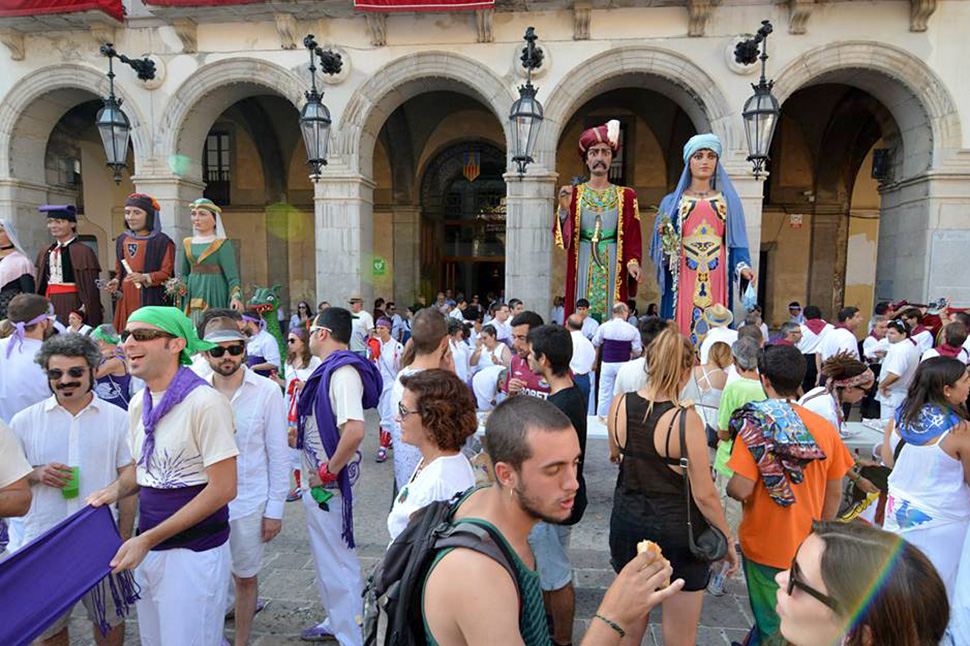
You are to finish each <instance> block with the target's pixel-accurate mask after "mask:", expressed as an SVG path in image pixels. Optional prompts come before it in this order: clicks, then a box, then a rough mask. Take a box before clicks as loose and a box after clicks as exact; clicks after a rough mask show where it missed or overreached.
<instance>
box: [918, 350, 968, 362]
mask: <svg viewBox="0 0 970 646" xmlns="http://www.w3.org/2000/svg"><path fill="white" fill-rule="evenodd" d="M938 356H940V353H939V352H937V350H936V348H930V349H929V350H927V351H926V352H924V353H923V356H922V358H920V360H919V361H920V363H923V362H924V361H926V360H927V359H932V358H933V357H938ZM954 358H955V359H958V360H959V361H962V362H963V365H967V363H968V360H970V353H968V352H967V349H966V348H960V352H959V353H958V354H957V356H956V357H954Z"/></svg>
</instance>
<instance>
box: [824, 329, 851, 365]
mask: <svg viewBox="0 0 970 646" xmlns="http://www.w3.org/2000/svg"><path fill="white" fill-rule="evenodd" d="M816 352H817V353H818V354H819V355H820V356H819V358H820V359H821V360H822V362H823V363H824V362H825V361H827V360H828V359H831V358H832V357H834V356H835V355H837V354H839V353H840V352H848V353H849V354H851V355H852V356H853V357H855V358H856V359H858V358H859V342H858V341H857V340H856V338H855V334H853V333H852V332H851V331H850V330H847V329H845V328H844V327H833V328H832V329H831V330H829V331H828V332H825V333H824V334H823V335H822V339H821V341H820V342H819V344H818V350H817V351H816Z"/></svg>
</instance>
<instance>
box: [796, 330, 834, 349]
mask: <svg viewBox="0 0 970 646" xmlns="http://www.w3.org/2000/svg"><path fill="white" fill-rule="evenodd" d="M834 327H835V326H833V325H832V324H831V323H826V324H825V327H823V328H822V330H821V331H820V332H819V333H818V334H815V333H814V332H812V331H811V330H810V329H808V326H807V325H802V326H801V328H802V340H801V341H799V342H798V345H797V346H795V347H797V348H798V349H799V351H801V353H802V354H815V353H816V352H818V346H819V344H820V343H821V342H822V339H823V338H824V337H825V335H826V334H827V333H828V332H829V330H831V329H833V328H834Z"/></svg>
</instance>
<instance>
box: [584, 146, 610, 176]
mask: <svg viewBox="0 0 970 646" xmlns="http://www.w3.org/2000/svg"><path fill="white" fill-rule="evenodd" d="M612 163H613V148H611V147H610V145H609V144H607V143H602V144H595V145H593V146H590V148H589V150H587V151H586V166H587V168H589V172H590V173H592V174H593V175H605V174H607V173H609V172H610V164H612Z"/></svg>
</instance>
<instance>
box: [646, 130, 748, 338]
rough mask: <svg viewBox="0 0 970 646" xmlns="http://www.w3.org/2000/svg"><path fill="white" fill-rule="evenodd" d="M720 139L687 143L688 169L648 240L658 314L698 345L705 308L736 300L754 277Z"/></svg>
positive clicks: (702, 136) (695, 139)
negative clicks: (736, 291) (736, 289)
mask: <svg viewBox="0 0 970 646" xmlns="http://www.w3.org/2000/svg"><path fill="white" fill-rule="evenodd" d="M721 152H722V147H721V141H720V139H718V138H717V136H715V135H713V134H710V133H708V134H700V135H695V136H694V137H691V138H690V139H689V140H688V141H687V143H686V144H685V145H684V172H683V173H682V174H681V177H680V182H679V183H678V184H677V189H676V190H675V191H674V192H673V193H670V194H669V195H667V196H666V197H665V198H664V199H663V201H662V202H661V203H660V209H659V212H658V213H657V220H656V224H655V226H654V230H653V236H652V237H651V239H650V258H651V260H653V263H654V266H655V267H656V271H657V283H658V285H659V287H660V294H661V300H660V315H661V316H662V317H664V318H666V319H674V320H676V321H677V326H678V328H679V329H680V331H681V333H682V334H684V335H686V336H687V337H689V338H690V340H691V341H693V342H694V343H695V344H697V345H700V343H701V341H703V339H704V337H705V336H706V335H707V331H708V329H709V328H710V322H709V321H708V320H707V319H706V318H705V310H707V308H709V307H711V306H713V305H716V304H721V305H724V306H726V307H728V309H731V306H732V304H733V302H734V284H735V282H737V283H738V284H739V286H740V288H741V290H742V292H743V290H744V288H745V285H746V283H747V282H749V281H752V280H753V279H754V272H753V271H752V269H751V254H750V253H749V251H748V236H747V233H746V232H745V229H744V210H743V209H742V207H741V200H740V198H738V193H737V191H735V190H734V185H733V184H732V183H731V180H730V179H729V178H728V175H727V172H726V171H725V170H724V166H722V165H721V161H720V158H721Z"/></svg>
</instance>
